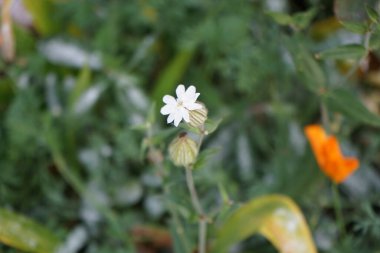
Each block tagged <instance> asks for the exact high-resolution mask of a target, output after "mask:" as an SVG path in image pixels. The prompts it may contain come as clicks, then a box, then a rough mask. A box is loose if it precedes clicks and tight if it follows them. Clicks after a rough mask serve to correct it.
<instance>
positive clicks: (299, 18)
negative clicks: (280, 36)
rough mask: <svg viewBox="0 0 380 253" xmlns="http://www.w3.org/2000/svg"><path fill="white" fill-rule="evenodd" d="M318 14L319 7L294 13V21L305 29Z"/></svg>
mask: <svg viewBox="0 0 380 253" xmlns="http://www.w3.org/2000/svg"><path fill="white" fill-rule="evenodd" d="M316 14H317V8H311V9H310V10H307V11H305V12H298V13H296V14H294V16H293V22H294V24H295V25H296V26H297V27H299V28H301V29H304V28H306V27H307V26H309V24H310V22H311V20H312V19H313V18H314V17H315V15H316Z"/></svg>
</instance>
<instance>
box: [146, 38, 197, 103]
mask: <svg viewBox="0 0 380 253" xmlns="http://www.w3.org/2000/svg"><path fill="white" fill-rule="evenodd" d="M195 48H196V46H195V45H192V46H189V47H184V48H182V49H181V50H180V51H179V52H178V53H177V54H176V55H175V57H174V58H173V59H172V60H171V62H170V63H169V64H168V65H167V66H166V68H165V69H164V70H163V72H162V74H161V75H160V76H159V78H158V81H157V83H156V84H155V85H154V87H155V89H154V90H153V93H152V96H153V101H156V102H158V101H159V103H160V104H161V103H162V102H161V101H162V97H163V96H164V95H165V94H171V93H173V92H174V88H175V87H176V85H178V83H179V82H180V81H181V78H182V76H183V74H184V73H185V71H186V70H187V67H188V66H189V64H190V62H191V59H192V58H193V55H194V52H195Z"/></svg>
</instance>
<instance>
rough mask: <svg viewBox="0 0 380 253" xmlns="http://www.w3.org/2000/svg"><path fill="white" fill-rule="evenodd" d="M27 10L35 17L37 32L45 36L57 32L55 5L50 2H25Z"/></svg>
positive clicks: (43, 0) (42, 0)
mask: <svg viewBox="0 0 380 253" xmlns="http://www.w3.org/2000/svg"><path fill="white" fill-rule="evenodd" d="M23 4H24V5H25V7H26V9H27V10H28V11H29V12H30V14H31V15H32V17H33V23H34V26H35V28H36V30H37V31H38V32H39V33H41V34H43V35H49V34H51V33H52V32H53V31H54V30H55V25H56V24H55V23H54V22H53V21H54V18H52V13H53V3H52V2H51V1H50V0H33V1H23Z"/></svg>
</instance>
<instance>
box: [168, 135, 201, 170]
mask: <svg viewBox="0 0 380 253" xmlns="http://www.w3.org/2000/svg"><path fill="white" fill-rule="evenodd" d="M169 155H170V158H171V160H172V161H173V163H174V164H175V165H177V166H184V167H187V166H189V165H191V164H193V163H194V162H195V161H196V159H197V155H198V148H197V144H196V143H195V141H193V140H192V139H190V138H189V137H188V136H187V134H186V133H181V134H180V135H179V136H178V137H177V138H175V139H174V140H173V141H172V143H170V145H169Z"/></svg>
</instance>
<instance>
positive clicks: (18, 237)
mask: <svg viewBox="0 0 380 253" xmlns="http://www.w3.org/2000/svg"><path fill="white" fill-rule="evenodd" d="M0 242H2V243H4V244H6V245H8V246H11V247H14V248H17V249H19V250H22V251H26V252H37V253H50V252H51V253H54V252H55V251H56V249H57V248H58V245H59V241H58V239H57V238H56V237H55V236H54V235H53V233H52V232H51V231H49V230H48V229H46V228H45V227H43V226H41V225H39V224H37V223H36V222H34V221H32V220H30V219H29V218H26V217H24V216H22V215H19V214H16V213H13V212H11V211H8V210H5V209H0Z"/></svg>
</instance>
